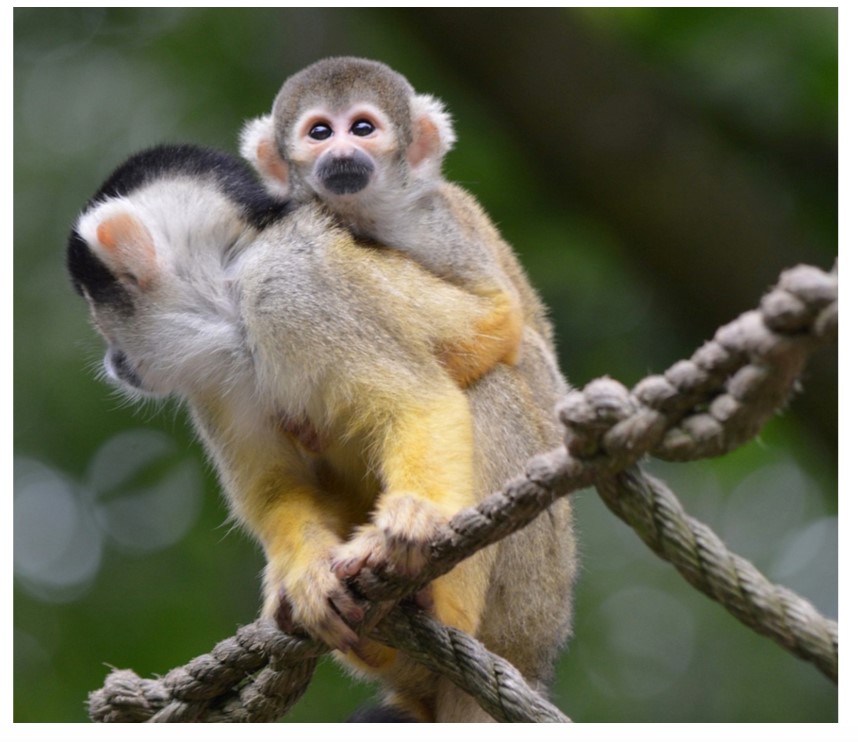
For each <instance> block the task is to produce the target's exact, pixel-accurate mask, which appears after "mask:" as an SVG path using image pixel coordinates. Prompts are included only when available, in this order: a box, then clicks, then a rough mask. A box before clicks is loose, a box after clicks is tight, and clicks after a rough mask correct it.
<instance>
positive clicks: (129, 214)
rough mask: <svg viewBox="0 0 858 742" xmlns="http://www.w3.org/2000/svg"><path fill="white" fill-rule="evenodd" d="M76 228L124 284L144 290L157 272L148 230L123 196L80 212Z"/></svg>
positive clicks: (156, 263)
mask: <svg viewBox="0 0 858 742" xmlns="http://www.w3.org/2000/svg"><path fill="white" fill-rule="evenodd" d="M77 232H78V234H79V235H80V236H81V237H82V238H83V239H84V240H85V241H86V243H87V244H88V245H89V248H90V250H91V251H92V252H93V253H94V254H95V256H96V257H97V258H98V259H99V260H100V261H101V262H102V263H104V265H105V266H106V267H107V268H108V270H110V272H111V273H113V275H114V276H116V277H117V278H118V279H119V280H120V281H122V282H123V283H125V284H126V285H129V286H132V287H136V288H139V289H141V290H144V291H145V290H146V289H147V288H149V286H150V285H151V284H152V281H153V280H154V279H155V277H156V276H157V275H158V270H159V267H158V253H157V252H156V251H155V242H154V240H153V239H152V234H151V233H150V232H149V230H148V229H147V228H146V225H145V224H144V223H143V221H142V220H141V219H140V218H139V217H138V216H137V215H136V214H135V213H134V210H133V209H132V208H131V205H130V204H128V203H127V202H125V201H124V199H116V200H113V201H108V202H107V203H104V204H102V205H101V206H99V207H97V208H95V209H93V210H91V211H89V212H87V213H86V214H84V215H83V216H82V217H81V219H80V221H79V223H78V225H77Z"/></svg>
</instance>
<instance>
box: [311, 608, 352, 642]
mask: <svg viewBox="0 0 858 742" xmlns="http://www.w3.org/2000/svg"><path fill="white" fill-rule="evenodd" d="M313 633H314V634H315V635H316V637H317V638H318V639H321V640H322V641H323V642H324V643H325V644H327V645H328V646H329V647H331V648H332V649H338V650H340V652H350V651H353V650H354V648H355V647H356V646H357V645H358V643H359V642H360V638H359V637H358V635H357V634H356V633H355V632H354V631H353V630H352V628H351V627H350V626H349V625H348V624H347V623H346V622H345V621H344V620H343V619H342V617H341V616H340V615H339V613H337V611H336V610H335V609H334V607H333V605H331V609H330V610H329V611H328V612H327V615H326V616H325V618H324V619H323V620H322V621H320V622H319V624H318V625H317V626H316V627H315V631H314V632H313Z"/></svg>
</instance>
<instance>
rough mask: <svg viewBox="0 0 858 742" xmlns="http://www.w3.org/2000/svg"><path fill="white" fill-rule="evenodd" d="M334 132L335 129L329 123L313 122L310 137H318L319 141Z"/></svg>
mask: <svg viewBox="0 0 858 742" xmlns="http://www.w3.org/2000/svg"><path fill="white" fill-rule="evenodd" d="M333 133H334V130H333V129H332V128H331V127H330V126H328V125H327V124H313V126H312V127H311V128H310V131H309V135H310V139H317V140H319V141H322V140H323V139H327V138H328V137H329V136H331V134H333Z"/></svg>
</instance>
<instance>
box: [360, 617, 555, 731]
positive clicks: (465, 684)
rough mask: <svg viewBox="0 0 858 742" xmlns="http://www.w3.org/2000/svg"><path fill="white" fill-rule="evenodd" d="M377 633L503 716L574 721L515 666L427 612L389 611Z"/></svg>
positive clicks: (516, 719) (508, 719)
mask: <svg viewBox="0 0 858 742" xmlns="http://www.w3.org/2000/svg"><path fill="white" fill-rule="evenodd" d="M378 629H379V632H378V633H377V634H376V636H377V637H378V638H379V639H381V640H383V641H385V642H386V643H388V644H390V645H391V646H393V647H396V648H397V649H400V650H402V651H405V652H407V653H408V655H409V656H411V657H412V658H414V659H416V660H417V661H418V662H420V663H422V664H424V665H425V666H426V667H428V668H429V669H430V670H434V671H435V672H437V673H439V674H440V675H443V676H444V677H446V678H448V679H450V680H452V681H453V682H454V683H456V685H458V686H459V687H460V688H462V689H463V690H465V691H467V692H468V693H470V694H471V695H472V696H473V697H474V699H475V700H476V701H477V702H478V703H479V704H480V706H482V708H483V709H484V710H485V711H487V712H488V713H489V714H491V715H492V717H493V718H495V719H497V720H498V721H506V722H569V721H571V719H569V718H568V717H567V716H566V715H565V714H563V713H562V712H561V711H560V710H558V709H557V708H555V707H554V706H552V705H551V704H550V703H549V702H548V701H546V700H545V698H544V697H543V696H542V695H540V694H539V693H537V692H536V691H535V690H533V689H532V688H531V687H530V686H529V685H528V684H527V682H526V681H525V680H524V678H523V677H522V676H521V673H519V671H518V670H516V668H515V667H514V666H513V665H511V664H510V663H509V662H507V661H506V660H505V659H503V658H501V657H498V656H497V655H495V654H492V653H491V652H489V651H488V650H487V649H486V648H485V647H484V646H483V645H482V644H481V643H480V642H478V641H476V640H475V639H474V638H473V637H471V636H469V635H468V634H466V633H465V632H463V631H459V630H458V629H454V628H452V627H451V626H444V625H443V624H440V623H438V622H437V621H435V620H434V619H432V618H431V617H429V616H427V615H426V614H425V613H423V612H422V611H416V610H408V609H406V610H398V611H394V612H392V613H390V614H388V615H387V616H386V617H385V618H384V620H383V621H382V622H381V623H380V624H379V626H378Z"/></svg>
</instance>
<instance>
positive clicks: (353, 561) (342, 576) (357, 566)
mask: <svg viewBox="0 0 858 742" xmlns="http://www.w3.org/2000/svg"><path fill="white" fill-rule="evenodd" d="M368 558H369V554H363V555H357V554H356V555H354V556H343V557H340V558H338V559H334V560H333V561H332V562H331V571H332V572H333V573H334V574H335V575H336V576H337V579H339V580H346V579H348V578H349V577H354V576H355V575H356V574H357V573H358V572H360V571H361V570H362V569H363V568H364V567H365V566H366V563H367V559H368Z"/></svg>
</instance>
